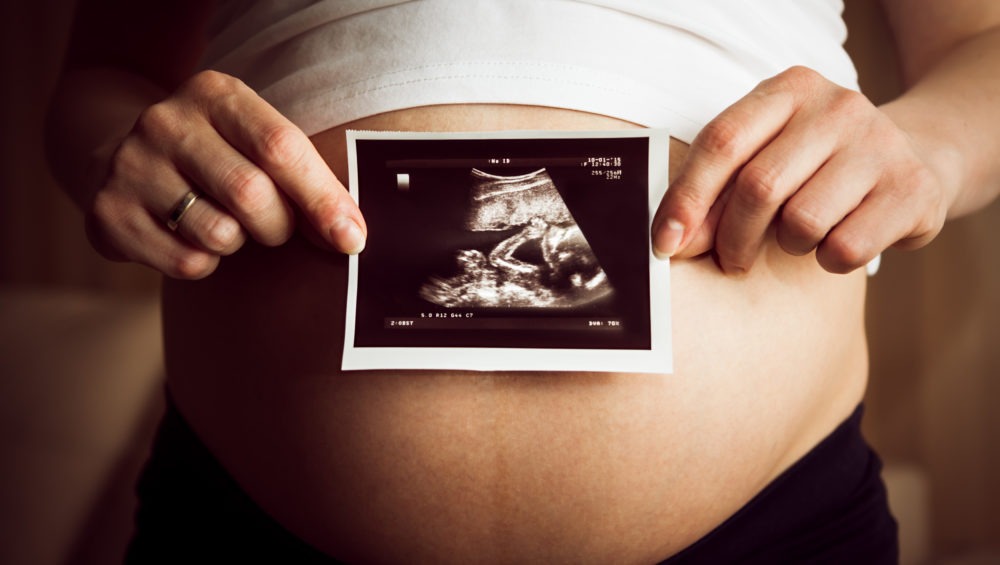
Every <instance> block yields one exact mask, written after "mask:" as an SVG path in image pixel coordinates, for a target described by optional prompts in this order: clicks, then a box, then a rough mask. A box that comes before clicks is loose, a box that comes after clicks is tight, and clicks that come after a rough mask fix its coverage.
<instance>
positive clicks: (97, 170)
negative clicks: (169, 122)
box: [46, 68, 166, 209]
mask: <svg viewBox="0 0 1000 565" xmlns="http://www.w3.org/2000/svg"><path fill="white" fill-rule="evenodd" d="M165 96H166V92H165V91H164V90H163V89H162V88H161V87H159V86H157V85H156V84H154V83H153V82H152V81H150V80H148V79H146V78H144V77H141V76H139V75H136V74H133V73H129V72H127V71H123V70H118V69H113V68H81V69H74V70H71V71H69V72H68V73H67V74H66V75H65V76H64V77H63V78H62V80H61V81H60V83H59V85H58V87H57V89H56V92H55V95H54V97H53V100H52V104H51V106H50V109H49V115H48V123H47V125H46V149H47V153H48V159H49V164H50V166H51V168H52V171H53V173H54V174H55V175H56V178H57V180H58V181H59V183H60V184H61V185H62V186H63V189H64V190H65V191H66V192H67V193H68V194H69V196H70V197H71V198H72V199H73V201H74V202H75V203H76V204H77V205H78V206H80V207H81V208H83V209H87V208H88V206H89V203H90V201H91V199H92V198H93V194H94V191H95V190H96V189H97V184H98V179H99V178H101V177H103V175H104V173H105V171H104V170H103V167H106V166H107V164H108V162H109V161H110V159H111V155H112V154H113V152H114V150H115V148H116V147H117V146H118V143H119V142H120V140H121V139H122V138H124V137H125V135H126V134H127V133H128V132H129V130H130V129H131V128H132V126H133V124H134V123H135V121H136V119H137V118H138V116H139V115H140V114H141V113H142V111H143V110H144V109H145V108H147V107H149V106H150V105H151V104H154V103H155V102H157V101H159V100H161V99H163V98H164V97H165Z"/></svg>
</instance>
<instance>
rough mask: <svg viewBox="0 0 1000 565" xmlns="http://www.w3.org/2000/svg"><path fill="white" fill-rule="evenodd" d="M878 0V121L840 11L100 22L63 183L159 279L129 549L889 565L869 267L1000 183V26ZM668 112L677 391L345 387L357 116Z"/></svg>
mask: <svg viewBox="0 0 1000 565" xmlns="http://www.w3.org/2000/svg"><path fill="white" fill-rule="evenodd" d="M883 3H884V5H885V8H886V11H887V14H888V15H889V19H890V22H891V23H892V25H893V28H894V32H895V36H896V38H897V42H898V45H899V49H900V55H901V60H902V63H903V66H904V69H903V70H904V75H905V77H906V79H907V83H908V85H909V89H908V90H907V91H906V93H905V94H903V95H902V96H901V97H900V98H899V99H897V100H895V101H893V102H891V103H889V104H887V105H885V106H882V107H874V106H872V105H871V103H869V102H868V101H867V100H866V99H865V98H864V97H863V96H861V95H860V94H858V92H857V84H856V78H855V73H854V68H853V66H852V64H851V61H850V60H849V58H848V57H847V55H846V54H845V53H844V51H843V49H842V47H841V44H842V42H843V40H844V37H845V28H844V24H843V22H842V21H841V19H840V11H841V4H840V2H838V1H837V0H774V1H771V2H766V3H765V2H740V1H736V0H731V1H727V0H718V1H704V2H681V1H676V2H675V1H668V2H660V1H643V0H593V1H586V2H585V1H568V0H545V1H536V0H531V1H528V0H524V1H508V2H499V1H485V0H481V1H480V0H476V1H468V2H466V1H463V2H457V1H445V0H418V1H409V2H404V1H391V0H323V1H316V2H312V1H305V0H289V1H286V2H278V1H263V0H262V1H252V0H228V1H218V2H207V1H203V0H177V1H173V2H155V3H146V2H124V1H118V0H82V1H81V2H80V3H79V4H80V6H79V8H78V14H77V19H76V27H75V30H74V35H73V40H72V45H71V47H70V50H69V55H68V62H67V66H66V71H65V73H64V76H63V77H62V81H61V83H60V86H59V89H58V92H57V95H56V98H55V100H54V102H53V106H52V111H51V114H50V131H49V137H48V138H49V146H50V149H51V155H52V161H53V165H54V168H55V169H56V171H57V173H58V174H59V176H60V178H61V180H62V182H63V184H64V185H65V186H66V188H67V191H68V192H69V193H70V194H71V195H72V196H73V198H74V199H75V201H76V202H77V203H78V204H79V205H80V207H81V208H82V210H83V211H84V212H85V213H86V214H87V227H88V236H89V237H90V239H91V241H92V242H93V244H94V245H95V247H96V248H97V249H98V250H99V251H101V252H102V253H103V254H104V255H106V256H107V257H109V258H112V259H117V260H129V261H136V262H140V263H144V264H146V265H149V266H150V267H152V268H154V269H157V270H159V271H161V272H163V273H164V275H166V276H165V278H164V279H163V291H162V292H163V320H164V335H165V348H166V356H167V373H168V377H167V389H168V392H169V399H170V402H169V408H168V413H167V415H166V417H165V420H164V422H163V425H162V427H161V430H160V435H159V438H158V440H157V444H156V447H155V450H154V453H153V456H152V459H151V460H150V463H149V465H148V467H147V470H146V472H145V474H144V477H143V479H142V481H141V483H140V486H139V492H140V497H141V499H142V500H141V508H140V511H139V514H138V517H137V528H138V529H137V534H136V537H135V539H134V540H133V544H132V547H131V548H130V554H129V559H130V560H131V561H133V562H146V561H153V560H166V561H171V560H172V559H177V560H180V559H188V560H189V559H190V558H191V557H193V556H198V557H205V556H208V557H210V558H211V559H214V560H219V561H223V562H232V561H240V560H253V561H257V560H260V559H271V560H273V561H275V562H286V563H288V562H316V563H324V562H325V563H335V562H338V561H340V562H350V563H365V562H372V563H400V562H428V563H654V562H658V561H662V560H668V562H670V563H687V562H708V563H724V562H732V561H740V562H755V561H759V562H763V563H774V562H789V561H793V562H794V561H810V562H814V561H830V562H851V561H852V560H853V561H855V562H865V563H869V562H870V563H876V562H884V563H891V562H894V560H895V559H896V557H895V552H896V541H895V524H894V522H893V520H892V517H891V516H890V515H889V513H888V508H887V505H886V501H885V493H884V488H883V487H882V485H881V482H880V479H879V476H878V472H879V462H878V458H877V457H876V456H875V455H874V454H873V453H872V452H871V450H870V449H869V448H868V447H867V445H866V444H865V443H864V440H863V439H862V438H861V436H860V432H859V420H860V408H859V403H860V401H861V399H862V396H863V394H864V390H865V386H866V381H867V378H868V365H867V349H866V342H865V334H864V325H863V311H864V308H863V305H864V296H865V285H866V275H865V270H864V269H863V268H859V267H863V266H864V265H865V264H866V263H868V262H869V261H871V260H872V259H874V258H875V257H877V256H878V254H879V253H880V252H881V251H882V250H883V249H885V248H887V247H889V246H892V245H897V246H902V247H907V248H913V247H919V246H921V245H923V244H925V243H927V242H928V241H929V240H930V239H932V238H933V237H934V236H935V235H936V234H937V232H938V231H939V230H940V229H941V227H942V225H943V223H944V222H945V220H946V218H950V217H954V216H958V215H961V214H964V213H968V212H970V211H972V210H975V209H977V208H979V207H981V206H983V205H985V204H986V203H988V202H989V201H990V200H992V199H993V198H994V197H995V195H996V193H997V191H998V190H1000V188H998V187H1000V169H998V167H1000V165H998V163H1000V160H997V159H996V158H995V156H996V155H997V154H1000V141H998V136H997V134H996V132H997V131H1000V105H998V104H996V98H997V93H998V92H1000V74H998V73H997V72H996V70H997V69H998V68H1000V27H998V25H1000V4H998V3H996V2H992V1H991V0H959V1H955V2H948V3H943V2H935V1H932V0H911V1H909V2H903V1H902V0H884V2H883ZM643 126H645V127H665V128H669V129H670V131H671V133H672V135H673V136H674V137H675V138H676V139H675V140H674V141H673V142H672V145H671V148H670V153H671V154H670V161H671V166H672V169H673V170H672V171H671V177H672V179H673V182H672V183H671V187H670V189H669V191H668V194H667V196H666V198H665V200H664V202H663V203H662V205H661V207H660V209H659V211H658V212H657V214H656V216H655V217H654V219H653V224H652V233H651V237H652V242H653V245H654V248H655V249H656V251H657V253H659V254H661V255H672V257H673V259H672V262H671V278H672V284H671V287H672V309H671V316H672V325H673V334H674V341H673V350H674V368H675V372H674V373H673V374H670V375H646V374H641V375H640V374H614V373H571V372H562V373H559V372H551V373H548V372H535V373H530V372H503V373H499V372H474V373H462V372H435V371H420V372H417V371H410V372H407V371H361V372H341V371H340V360H341V359H340V357H341V346H340V344H342V343H343V328H344V302H345V284H346V283H345V281H346V266H347V260H346V257H345V255H344V253H358V252H362V249H363V247H364V240H365V236H366V230H367V228H366V225H365V222H364V218H363V215H362V211H361V210H358V208H357V207H356V206H355V205H354V203H353V201H352V200H351V199H350V197H349V196H348V195H347V192H346V190H345V188H344V185H343V183H344V182H345V179H347V163H346V148H345V133H344V132H345V131H346V130H347V129H371V130H414V131H468V130H500V129H531V130H540V129H560V130H565V129H587V130H600V129H620V128H634V127H643ZM399 245H401V246H405V245H407V242H406V241H399ZM499 259H502V257H499Z"/></svg>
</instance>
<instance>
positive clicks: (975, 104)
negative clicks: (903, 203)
mask: <svg viewBox="0 0 1000 565" xmlns="http://www.w3.org/2000/svg"><path fill="white" fill-rule="evenodd" d="M998 69H1000V28H992V29H990V30H987V31H984V32H981V33H979V34H977V35H975V36H973V37H971V38H969V39H967V40H965V41H963V42H961V43H960V44H958V45H956V46H955V47H954V48H952V49H951V50H950V51H949V52H948V54H947V55H945V56H944V57H943V58H942V59H941V60H940V61H938V62H937V63H936V64H935V65H934V66H933V67H931V68H930V69H929V70H928V71H927V72H926V73H925V74H924V75H923V76H921V77H920V78H919V79H918V80H916V82H915V83H914V84H913V85H912V86H911V87H910V88H909V89H908V90H907V91H906V92H905V93H904V94H903V95H902V96H900V97H899V98H898V99H896V100H894V101H892V102H890V103H888V104H885V105H883V106H882V107H881V109H882V110H883V111H884V112H885V113H886V114H887V115H888V116H889V117H890V118H891V119H892V120H893V121H894V122H896V124H897V125H899V126H900V127H901V128H902V129H903V130H905V131H906V132H907V133H909V134H910V135H911V137H912V138H913V141H914V143H915V144H916V146H917V147H918V148H919V149H920V150H921V151H923V152H924V155H925V157H926V159H927V160H928V162H929V163H930V164H931V167H932V168H933V169H934V171H935V172H936V173H937V175H938V176H939V178H940V179H941V181H942V183H943V185H944V186H945V187H946V190H947V198H948V201H947V206H948V217H949V218H954V217H957V216H961V215H963V214H968V213H970V212H973V211H975V210H978V209H979V208H982V207H983V206H985V205H987V204H989V203H990V202H991V201H992V200H993V199H995V198H996V197H997V195H998V194H1000V159H998V158H997V156H998V155H1000V104H998V103H997V101H998V100H1000V73H998V72H997V70H998Z"/></svg>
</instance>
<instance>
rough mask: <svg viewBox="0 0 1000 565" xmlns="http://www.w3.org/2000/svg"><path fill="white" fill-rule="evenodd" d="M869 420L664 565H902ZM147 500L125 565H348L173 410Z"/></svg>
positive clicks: (856, 420) (148, 477)
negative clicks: (288, 525)
mask: <svg viewBox="0 0 1000 565" xmlns="http://www.w3.org/2000/svg"><path fill="white" fill-rule="evenodd" d="M861 414H862V407H861V406H859V407H858V408H857V409H856V410H855V411H854V413H853V414H852V415H851V417H850V418H848V419H847V420H845V421H844V422H843V423H842V424H841V425H840V426H839V427H838V428H837V429H836V430H834V431H833V432H832V433H831V434H830V435H829V436H827V437H826V438H825V439H824V440H823V441H822V442H820V443H819V444H818V445H817V446H816V447H815V448H813V450H812V451H810V452H809V453H808V454H806V455H805V457H803V458H802V459H800V460H799V461H798V462H796V463H795V464H794V465H793V466H792V467H790V468H789V469H788V470H786V471H785V472H784V473H783V474H782V475H781V476H779V477H778V478H777V479H775V480H774V481H772V482H771V484H769V485H768V486H767V487H766V488H765V489H764V490H763V491H761V492H760V493H759V494H758V495H757V496H756V497H754V499H753V500H751V501H750V502H749V503H748V504H747V505H746V506H744V507H743V508H742V509H740V510H739V511H738V512H737V513H736V514H734V515H733V516H732V517H730V518H729V519H728V520H726V521H725V522H724V523H722V524H721V525H720V526H719V527H717V528H716V529H715V530H713V531H712V532H710V533H709V534H707V535H706V536H705V537H703V538H702V539H700V540H699V541H697V542H695V543H694V544H693V545H691V546H690V547H688V548H687V549H685V550H684V551H682V552H681V553H679V554H677V555H675V556H673V557H671V558H670V559H668V560H666V561H664V563H666V564H668V565H680V564H684V565H686V564H694V563H706V564H713V565H714V564H724V563H760V564H769V565H770V564H776V563H850V564H869V563H870V564H881V563H896V562H897V561H898V545H897V537H896V522H895V520H894V519H893V518H892V516H891V515H890V513H889V508H888V504H887V500H886V492H885V487H884V485H883V484H882V480H881V478H880V475H879V473H880V471H881V468H882V464H881V461H880V460H879V458H878V456H877V455H876V454H875V453H874V452H873V451H872V450H871V448H870V447H869V446H868V444H867V443H866V442H865V440H864V438H863V437H862V436H861V429H860V425H861ZM138 494H139V499H140V505H139V510H138V512H137V514H136V535H135V537H134V538H133V540H132V543H131V545H130V547H129V551H128V554H127V556H126V563H190V562H196V563H200V562H216V563H240V562H248V563H282V564H285V563H289V564H295V563H303V564H311V563H322V564H326V565H331V564H335V563H339V562H338V561H336V560H334V559H332V558H330V557H327V556H326V555H324V554H322V553H320V552H319V551H318V550H316V549H314V548H313V547H311V546H309V545H308V544H306V543H305V542H303V541H301V540H299V539H298V538H296V537H295V536H294V535H292V534H291V533H290V532H288V531H287V530H285V529H284V528H283V527H282V526H281V525H280V524H278V523H277V522H275V521H274V520H273V519H271V517H270V516H268V515H267V514H265V513H264V512H263V511H262V510H261V509H260V508H259V507H258V506H257V505H256V504H255V503H254V502H253V501H252V500H250V498H249V496H247V495H246V493H244V492H243V491H242V490H241V489H240V487H239V486H238V485H237V484H236V483H235V482H234V481H233V479H232V478H230V477H229V475H228V474H227V473H226V472H225V470H224V469H223V468H222V467H221V465H220V464H219V462H218V461H216V459H215V458H214V457H213V456H212V454H211V453H210V452H209V451H208V449H207V448H206V447H205V446H204V445H203V444H202V443H201V441H199V439H198V437H197V436H196V435H195V434H194V432H193V431H192V430H191V428H190V427H188V425H187V423H186V422H185V421H184V418H183V417H182V416H181V415H180V413H178V412H177V410H176V408H175V407H174V406H173V404H168V409H167V414H166V416H165V417H164V419H163V422H162V423H161V424H160V430H159V433H158V435H157V438H156V442H155V444H154V447H153V454H152V457H151V458H150V460H149V462H148V463H147V465H146V469H145V471H144V472H143V475H142V478H141V479H140V481H139V486H138ZM663 535H664V536H669V535H670V532H664V533H663Z"/></svg>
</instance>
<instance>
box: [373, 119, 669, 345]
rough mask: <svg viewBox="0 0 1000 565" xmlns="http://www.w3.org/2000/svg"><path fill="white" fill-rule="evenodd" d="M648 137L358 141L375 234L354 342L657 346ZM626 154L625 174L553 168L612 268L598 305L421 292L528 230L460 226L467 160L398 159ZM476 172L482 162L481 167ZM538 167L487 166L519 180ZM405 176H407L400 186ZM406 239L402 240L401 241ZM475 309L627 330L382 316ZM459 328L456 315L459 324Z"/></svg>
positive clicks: (588, 235)
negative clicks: (442, 300) (516, 304)
mask: <svg viewBox="0 0 1000 565" xmlns="http://www.w3.org/2000/svg"><path fill="white" fill-rule="evenodd" d="M648 154H649V146H648V141H647V140H646V139H628V138H609V139H603V138H595V139H579V140H577V139H527V140H509V139H500V140H419V141H410V140H359V141H358V178H359V185H360V189H359V198H358V200H359V203H360V205H361V210H362V212H363V213H364V214H365V220H366V222H367V223H368V228H369V234H370V235H369V239H368V243H367V246H366V247H365V252H364V253H362V254H361V255H360V256H359V260H358V263H359V278H358V316H357V318H358V321H357V326H356V327H357V334H356V336H357V337H356V341H355V345H357V346H396V347H398V346H421V345H423V346H436V347H491V346H493V347H534V348H538V347H542V348H549V347H558V348H573V349H583V348H602V349H617V348H634V349H649V347H650V335H649V315H648V312H649V268H648V267H649V255H648V236H647V233H648V231H647V226H648V225H649V213H648V202H649V197H648V194H647V184H648V183H647V181H648ZM591 156H601V157H605V156H616V157H622V166H621V169H622V178H621V179H618V180H606V179H604V178H603V177H597V176H592V175H591V171H593V170H594V169H592V168H590V167H580V166H551V167H546V170H547V172H548V173H549V176H550V177H551V178H552V181H553V183H554V184H555V186H556V188H557V190H558V191H559V193H560V195H561V196H562V197H563V201H564V202H565V203H566V206H567V207H568V208H569V210H570V213H571V214H572V215H573V217H574V219H575V220H576V222H577V224H578V225H579V226H580V229H581V230H582V231H583V234H584V236H585V237H586V238H587V241H588V243H589V244H590V246H591V249H593V251H594V254H595V255H596V256H597V259H598V261H599V262H600V264H601V266H602V267H603V268H604V271H605V273H606V274H607V276H608V280H609V281H610V283H611V285H612V287H613V288H614V294H613V295H612V296H611V297H608V298H606V299H603V300H599V301H596V302H595V303H593V304H589V305H584V306H581V307H578V308H573V309H562V308H537V309H535V308H519V309H510V308H457V309H456V308H445V307H443V306H439V305H436V304H432V303H430V302H428V301H426V300H423V299H421V298H420V297H419V295H418V290H419V288H420V286H421V285H423V284H424V283H425V282H426V281H427V280H429V278H430V277H431V276H434V275H436V276H439V277H448V276H450V275H452V274H454V273H455V272H456V270H457V264H456V262H455V257H456V255H457V251H458V250H459V249H479V250H481V251H483V252H484V253H488V252H489V250H490V249H492V248H493V246H495V245H496V244H497V243H499V242H501V241H503V240H504V239H506V238H507V237H509V236H510V235H513V234H514V233H516V232H517V231H518V230H519V229H520V228H513V229H510V230H505V231H485V232H472V231H469V230H467V229H465V227H464V224H465V220H466V215H467V214H468V210H469V194H470V188H471V186H472V177H471V176H470V173H471V168H470V167H441V168H437V167H435V168H414V167H410V168H406V169H401V168H387V166H386V162H387V161H390V160H402V159H443V158H482V159H488V158H491V157H507V158H513V159H516V158H553V159H554V158H564V157H579V158H581V161H582V158H584V157H591ZM477 168H478V167H477ZM539 168H541V167H540V166H534V167H527V168H524V167H483V168H481V169H480V170H482V171H483V172H487V173H491V174H497V175H504V176H510V175H519V174H525V173H529V172H532V171H535V170H538V169H539ZM397 173H409V175H410V190H408V191H400V190H398V189H397V185H396V174H397ZM400 242H405V244H403V245H401V244H400ZM458 310H461V311H462V312H472V313H474V315H475V316H477V317H484V316H499V317H522V318H534V317H557V316H558V317H563V316H570V317H581V318H582V317H617V318H621V320H622V326H623V330H622V331H606V330H583V331H554V330H550V331H531V330H520V331H508V330H474V331H471V330H468V329H463V328H460V327H458V328H456V329H455V330H441V329H434V330H429V329H428V330H419V329H386V328H384V327H383V320H384V318H386V317H417V318H419V317H420V313H421V312H455V311H458ZM458 323H460V322H458Z"/></svg>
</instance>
